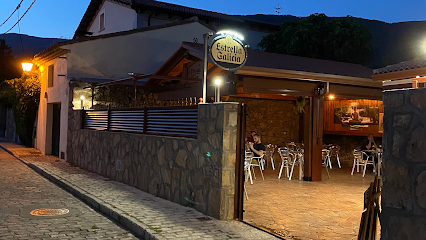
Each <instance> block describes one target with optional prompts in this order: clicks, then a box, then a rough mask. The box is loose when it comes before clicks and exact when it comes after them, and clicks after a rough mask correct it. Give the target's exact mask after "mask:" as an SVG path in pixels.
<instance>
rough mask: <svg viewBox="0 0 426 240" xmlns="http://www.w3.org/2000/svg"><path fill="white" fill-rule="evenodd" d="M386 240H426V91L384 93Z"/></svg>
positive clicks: (384, 217)
mask: <svg viewBox="0 0 426 240" xmlns="http://www.w3.org/2000/svg"><path fill="white" fill-rule="evenodd" d="M384 108H385V115H384V121H383V124H384V135H383V146H384V156H383V188H382V191H383V192H382V209H383V211H382V215H381V225H382V239H385V240H388V239H389V240H391V239H424V238H425V236H426V130H425V128H426V89H424V88H421V89H410V90H398V91H387V92H385V93H384Z"/></svg>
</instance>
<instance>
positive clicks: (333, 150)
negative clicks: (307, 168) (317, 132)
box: [330, 145, 342, 169]
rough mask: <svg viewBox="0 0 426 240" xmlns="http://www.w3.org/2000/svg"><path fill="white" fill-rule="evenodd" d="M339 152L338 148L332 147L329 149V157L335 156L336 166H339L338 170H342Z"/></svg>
mask: <svg viewBox="0 0 426 240" xmlns="http://www.w3.org/2000/svg"><path fill="white" fill-rule="evenodd" d="M339 152H340V146H337V145H333V146H331V147H330V157H331V156H333V155H334V156H336V160H337V165H339V168H342V166H341V165H340V157H339ZM330 169H331V167H330Z"/></svg>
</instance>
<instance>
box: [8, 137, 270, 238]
mask: <svg viewBox="0 0 426 240" xmlns="http://www.w3.org/2000/svg"><path fill="white" fill-rule="evenodd" d="M0 145H1V147H3V148H6V149H7V150H8V151H10V152H12V153H13V154H14V155H15V156H17V157H19V158H20V159H21V160H22V161H24V162H25V163H26V164H29V165H31V166H32V167H33V168H34V169H37V171H42V172H43V175H44V176H47V177H48V178H49V179H55V180H56V181H59V182H61V183H63V184H65V185H67V186H68V187H69V188H70V189H73V190H74V191H78V192H80V193H81V194H82V195H84V197H86V198H88V199H89V198H90V199H91V202H92V205H93V204H95V205H97V206H98V207H99V206H100V209H103V210H106V212H108V213H109V214H111V215H112V216H118V219H120V221H123V220H125V221H126V224H128V225H125V226H130V227H134V228H135V229H136V230H134V232H136V231H139V230H140V229H143V230H144V231H145V233H144V234H143V235H141V234H139V236H143V237H145V238H146V239H203V240H206V239H209V240H216V239H220V240H222V239H235V238H236V239H248V240H250V239H253V240H261V239H271V240H272V239H277V238H276V237H274V236H273V235H271V234H268V233H265V232H263V231H261V230H258V229H256V228H253V227H251V226H249V225H247V224H244V223H242V222H239V221H221V220H217V219H214V218H211V217H208V216H206V215H204V214H202V213H200V212H198V211H196V210H195V209H193V208H189V207H185V206H181V205H179V204H176V203H173V202H170V201H167V200H164V199H161V198H158V197H155V196H153V195H151V194H148V193H145V192H143V191H140V190H138V189H136V188H133V187H130V186H128V185H125V184H122V183H119V182H115V181H111V180H110V179H108V178H105V177H102V176H99V175H97V174H95V173H90V172H88V171H85V170H83V169H80V168H78V167H75V166H71V165H70V164H68V163H66V162H62V161H59V160H58V158H56V157H52V156H45V155H42V154H41V153H40V152H39V151H38V150H36V149H33V148H25V147H22V146H19V145H16V144H13V143H0ZM3 153H4V152H3ZM8 156H9V157H8V158H10V155H8ZM2 161H4V162H11V163H14V164H15V165H14V166H11V167H9V168H12V169H15V168H17V167H15V166H19V167H20V168H19V169H21V168H22V169H24V170H25V172H24V173H23V174H24V175H25V174H26V175H25V179H26V178H28V179H31V180H32V181H29V180H28V181H27V182H25V183H22V184H21V185H22V187H21V188H24V189H25V187H28V186H29V187H34V186H42V185H41V184H39V183H38V182H41V183H43V184H45V185H46V187H43V188H39V187H37V188H36V189H32V191H36V190H37V191H42V190H43V189H44V188H46V189H49V190H50V189H55V190H57V191H60V192H61V193H62V194H64V195H65V196H67V197H68V198H71V199H73V200H74V198H73V197H72V196H71V195H69V194H67V193H65V192H63V191H62V190H61V189H58V188H57V187H56V186H55V185H53V184H51V183H49V182H48V181H47V180H44V179H43V178H42V177H40V176H39V175H38V174H37V173H35V172H31V171H32V170H31V169H29V168H27V167H26V166H25V165H24V164H23V163H21V162H19V160H2ZM0 164H3V163H2V162H0ZM3 165H5V164H3ZM24 170H22V171H24ZM2 171H4V169H2V170H0V176H1V177H0V183H2V182H4V181H6V180H3V176H4V175H5V174H4V173H3V172H2ZM6 172H7V173H8V174H9V176H10V173H9V172H15V171H12V170H7V171H6ZM15 177H16V178H19V177H21V178H23V177H22V176H18V175H16V176H15ZM6 179H8V178H6ZM33 179H34V181H33ZM16 181H17V180H16ZM12 185H13V184H11V185H10V186H12ZM43 186H44V185H43ZM47 186H49V187H47ZM9 189H10V187H9ZM0 190H2V191H5V190H3V189H1V188H0ZM41 193H42V194H41V195H42V196H45V195H49V196H53V192H52V191H42V192H41ZM5 196H7V194H6V195H5ZM30 196H31V192H30V194H28V197H23V198H22V199H31V198H30ZM3 198H4V197H3V195H2V197H1V198H0V201H2V202H3V201H4V200H1V199H3ZM6 198H7V197H6ZM42 199H43V197H41V198H40V200H39V201H41V200H42ZM49 199H50V198H49ZM34 200H35V199H34ZM34 200H28V201H29V202H30V203H28V204H27V205H28V206H32V205H31V201H34ZM24 201H25V200H24ZM51 201H52V205H53V204H54V203H56V206H55V207H56V208H65V206H66V208H71V207H72V208H73V209H75V210H78V211H79V214H80V215H79V216H80V217H82V216H83V214H82V212H85V211H90V213H93V214H95V213H96V212H94V211H93V210H91V209H90V208H88V207H86V206H84V205H83V204H81V205H82V206H81V205H77V206H75V205H71V201H69V202H68V201H65V200H61V199H60V198H59V197H53V198H52V199H51ZM74 201H76V202H77V203H79V202H78V201H77V200H74ZM8 202H12V201H8ZM42 203H43V202H42ZM10 204H12V203H10ZM58 205H59V206H58ZM78 206H80V207H78ZM6 208H7V207H6ZM17 209H19V208H17ZM97 209H98V208H97ZM70 210H71V209H70ZM103 210H102V212H104V211H103ZM0 212H1V211H0ZM9 212H10V211H9ZM18 213H19V210H18ZM93 214H91V215H89V216H88V217H87V218H88V220H87V221H85V218H83V219H81V221H80V219H78V218H76V217H73V218H71V219H73V220H74V221H73V223H72V224H71V225H74V224H77V226H78V227H74V229H75V228H76V229H78V230H79V231H80V227H79V226H81V229H83V230H85V231H87V232H88V233H87V235H89V234H90V233H92V232H94V233H100V232H103V230H104V229H106V227H104V226H105V225H101V224H99V225H100V226H98V223H102V222H103V221H101V219H97V218H95V217H94V216H93V217H92V215H93ZM15 215H18V214H15ZM109 216H110V215H109ZM0 218H2V216H0ZM60 219H61V218H57V219H54V222H55V227H58V226H57V224H56V223H59V221H58V220H60ZM65 219H66V218H65ZM92 219H93V221H91V220H92ZM114 219H116V218H114ZM105 220H106V219H105ZM19 221H20V220H17V221H14V222H19ZM27 221H30V220H29V219H28V220H27ZM62 221H64V220H62ZM5 222H6V223H7V222H8V221H7V220H6V221H4V222H3V221H2V220H0V240H1V239H3V238H1V236H3V235H2V234H3V232H4V231H6V233H7V232H8V229H7V228H5V230H2V227H1V226H2V224H5ZM51 224H53V222H51ZM95 224H96V226H97V227H99V228H100V229H95V230H94V229H92V226H94V225H95ZM65 225H66V224H65ZM66 226H67V227H66V228H68V225H66ZM55 227H52V228H53V229H55V230H56V229H58V228H55ZM130 227H129V228H130ZM34 228H37V227H34ZM66 228H65V230H64V231H67V230H66ZM116 228H117V227H116ZM23 229H24V230H22V231H21V232H25V231H26V230H25V228H23ZM117 229H118V228H117ZM118 230H119V229H118ZM68 232H70V231H68ZM55 233H57V234H64V233H62V232H61V233H60V232H59V231H58V230H56V231H55ZM120 233H125V231H124V230H122V231H112V230H111V231H108V235H107V236H108V237H109V238H105V237H103V236H102V235H96V234H95V235H94V236H93V237H95V238H96V237H98V238H105V239H110V238H114V237H116V238H118V239H130V238H127V235H124V236H123V235H121V236H120V235H119V234H120ZM70 234H72V233H70ZM61 236H62V238H61V237H59V238H61V239H66V238H64V235H61ZM77 236H78V235H77ZM46 237H47V238H48V237H49V235H48V234H47V235H46ZM65 237H66V236H65ZM90 237H92V236H88V238H90ZM5 239H10V238H7V237H6V238H5ZM24 239H33V238H31V237H30V238H28V237H27V238H24ZM72 239H78V238H77V237H76V238H72Z"/></svg>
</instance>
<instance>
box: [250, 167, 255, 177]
mask: <svg viewBox="0 0 426 240" xmlns="http://www.w3.org/2000/svg"><path fill="white" fill-rule="evenodd" d="M251 170H252V171H253V178H254V179H256V173H254V167H253V166H251Z"/></svg>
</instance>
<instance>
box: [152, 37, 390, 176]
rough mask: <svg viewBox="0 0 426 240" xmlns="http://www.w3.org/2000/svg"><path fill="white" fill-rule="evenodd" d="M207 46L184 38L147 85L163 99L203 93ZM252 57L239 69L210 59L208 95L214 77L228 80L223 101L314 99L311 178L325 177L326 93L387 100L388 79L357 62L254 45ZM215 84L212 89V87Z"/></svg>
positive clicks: (307, 118)
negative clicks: (277, 51) (229, 68)
mask: <svg viewBox="0 0 426 240" xmlns="http://www.w3.org/2000/svg"><path fill="white" fill-rule="evenodd" d="M203 55H204V53H203V45H202V44H197V43H189V42H183V43H182V46H181V48H180V49H179V50H178V51H177V52H175V54H174V55H173V56H171V57H170V58H169V60H168V61H166V62H165V63H164V64H163V66H162V67H160V68H159V69H158V70H157V72H156V73H154V74H153V75H151V76H150V78H149V79H148V81H147V82H146V84H145V86H146V87H149V88H150V89H153V91H156V92H158V93H159V98H162V99H173V98H186V97H195V96H196V97H201V96H202V87H201V81H202V76H203V69H202V59H203ZM247 55H248V59H247V62H246V64H245V65H244V66H242V67H241V68H240V69H238V70H237V71H236V72H228V71H226V70H223V69H221V68H219V67H217V66H215V65H214V64H213V63H212V62H209V63H208V73H207V79H208V80H207V84H208V86H209V87H208V96H213V93H212V92H213V91H212V89H213V80H214V79H215V78H217V77H221V78H223V79H226V83H227V84H225V86H223V90H222V95H223V96H224V98H222V100H225V101H226V100H227V99H229V98H228V97H229V96H242V97H252V98H266V99H282V100H295V99H296V97H298V96H304V97H306V98H308V99H309V101H308V103H309V104H307V105H306V106H305V113H304V123H303V129H304V131H303V132H304V133H303V134H304V137H303V139H304V143H305V166H304V168H305V169H304V170H305V171H304V172H305V180H308V181H310V180H312V181H319V180H321V164H322V158H321V151H322V137H323V119H324V96H327V95H328V94H333V95H334V96H335V97H337V98H345V99H370V100H382V83H381V82H375V81H373V80H372V79H371V75H372V73H373V71H372V70H371V69H369V68H366V67H363V66H361V65H357V64H350V63H342V62H333V61H328V60H321V59H312V58H305V57H297V56H290V55H283V54H274V53H267V52H262V51H256V50H252V49H248V54H247ZM209 88H210V89H209Z"/></svg>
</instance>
